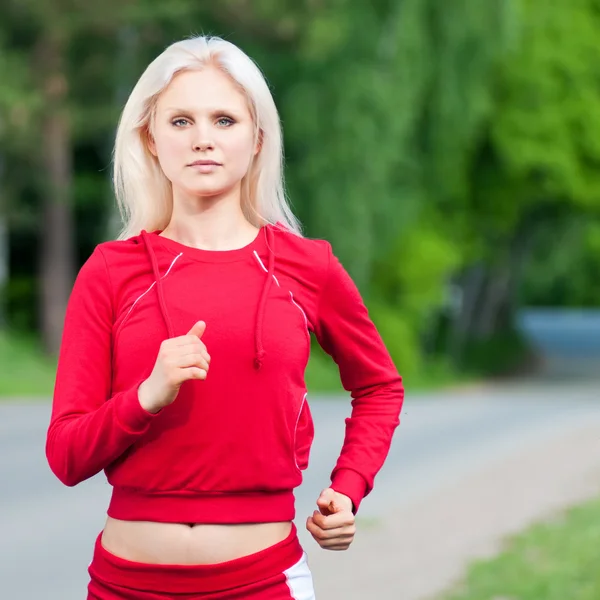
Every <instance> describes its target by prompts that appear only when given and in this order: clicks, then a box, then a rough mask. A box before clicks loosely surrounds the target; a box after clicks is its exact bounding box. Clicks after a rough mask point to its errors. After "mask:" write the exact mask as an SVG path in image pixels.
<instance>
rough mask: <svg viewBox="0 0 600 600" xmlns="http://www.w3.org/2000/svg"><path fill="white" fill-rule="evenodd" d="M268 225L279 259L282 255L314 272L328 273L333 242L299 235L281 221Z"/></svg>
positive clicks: (287, 259) (298, 265) (300, 266)
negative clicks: (280, 222)
mask: <svg viewBox="0 0 600 600" xmlns="http://www.w3.org/2000/svg"><path fill="white" fill-rule="evenodd" d="M268 227H270V228H271V231H272V232H273V237H274V240H275V254H276V256H277V257H278V259H279V258H281V257H282V258H284V259H285V260H286V261H289V262H291V263H294V264H295V265H296V266H297V267H299V268H302V267H304V268H306V269H308V270H310V271H312V272H313V273H318V274H320V275H325V274H326V273H327V271H328V269H329V264H330V262H331V259H332V256H333V253H332V249H331V244H330V243H329V242H328V241H327V240H323V239H316V238H309V237H304V236H301V235H298V234H296V233H294V232H293V231H290V230H289V229H287V228H286V227H285V226H283V225H281V224H279V223H278V224H275V225H269V226H268Z"/></svg>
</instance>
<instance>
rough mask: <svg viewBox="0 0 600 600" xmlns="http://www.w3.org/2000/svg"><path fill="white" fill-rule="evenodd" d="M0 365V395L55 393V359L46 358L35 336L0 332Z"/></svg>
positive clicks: (26, 395)
mask: <svg viewBox="0 0 600 600" xmlns="http://www.w3.org/2000/svg"><path fill="white" fill-rule="evenodd" d="M0 365H2V368H1V370H0V397H5V398H6V397H15V396H23V397H28V396H29V397H31V396H35V397H38V396H46V397H48V396H50V394H51V393H52V389H53V387H54V375H55V372H56V361H55V360H51V359H49V358H47V357H45V356H44V355H43V353H42V352H41V351H40V349H39V345H38V343H36V341H35V340H34V339H33V338H31V337H27V336H23V335H18V336H17V335H8V334H6V333H5V332H1V331H0Z"/></svg>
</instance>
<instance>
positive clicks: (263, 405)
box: [46, 225, 403, 523]
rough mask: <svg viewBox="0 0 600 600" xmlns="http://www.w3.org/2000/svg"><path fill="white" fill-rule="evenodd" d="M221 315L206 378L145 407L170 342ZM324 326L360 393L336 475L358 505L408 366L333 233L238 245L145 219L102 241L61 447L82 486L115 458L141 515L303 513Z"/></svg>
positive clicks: (386, 439)
mask: <svg viewBox="0 0 600 600" xmlns="http://www.w3.org/2000/svg"><path fill="white" fill-rule="evenodd" d="M199 320H203V321H205V322H206V331H205V333H204V335H203V337H202V341H203V342H204V343H205V344H206V347H207V350H208V352H209V354H210V356H211V364H210V370H209V372H208V376H207V378H206V380H204V381H202V380H190V381H186V382H184V383H183V385H182V386H181V388H180V391H179V394H178V396H177V398H176V399H175V402H174V403H173V404H171V405H169V406H167V407H165V408H164V409H162V410H161V411H160V412H159V413H157V414H150V413H148V412H147V411H145V410H144V409H143V408H142V407H141V405H140V403H139V400H138V394H137V390H138V387H139V385H140V383H141V382H142V381H144V380H145V379H147V378H148V377H149V376H150V373H151V372H152V369H153V367H154V364H155V361H156V357H157V354H158V351H159V347H160V344H161V342H162V341H163V340H165V339H167V338H171V337H177V336H180V335H185V334H187V333H188V331H189V330H190V329H191V327H192V325H193V324H194V323H196V321H199ZM310 333H313V334H314V335H315V336H316V338H317V340H318V342H319V343H320V345H321V346H322V347H323V348H324V349H325V351H326V352H328V353H329V354H330V355H331V356H332V357H333V359H334V360H335V362H336V363H337V364H338V366H339V370H340V376H341V381H342V383H343V386H344V388H345V389H346V390H348V391H349V392H351V395H352V413H351V417H350V418H348V419H347V420H346V436H345V441H344V444H343V447H342V450H341V454H340V456H339V459H338V461H337V464H336V465H335V468H334V469H333V473H332V475H331V480H332V484H331V487H332V488H333V489H334V490H336V491H338V492H340V493H342V494H345V495H347V496H349V497H350V498H351V499H352V501H353V503H354V507H355V510H357V509H358V507H359V504H360V502H361V500H362V498H363V497H364V496H366V495H367V494H368V493H369V492H370V491H371V489H372V487H373V480H374V478H375V475H376V473H377V472H378V471H379V469H380V468H381V466H382V464H383V462H384V460H385V458H386V456H387V453H388V450H389V447H390V443H391V439H392V434H393V432H394V430H395V429H396V427H397V426H398V424H399V414H400V410H401V407H402V402H403V387H402V381H401V378H400V376H399V375H398V372H397V370H396V368H395V367H394V364H393V363H392V360H391V359H390V356H389V354H388V352H387V350H386V348H385V346H384V345H383V343H382V340H381V338H380V336H379V334H378V332H377V330H376V329H375V326H374V325H373V323H372V322H371V320H370V319H369V316H368V313H367V310H366V308H365V306H364V304H363V301H362V300H361V297H360V295H359V292H358V290H357V288H356V286H355V285H354V283H353V282H352V280H351V279H350V277H349V276H348V274H347V273H346V271H345V270H344V268H343V267H342V265H341V264H340V262H339V261H338V260H337V259H336V257H335V256H334V255H333V254H332V252H331V246H330V245H329V244H328V243H327V242H325V241H321V240H311V239H307V238H301V237H299V236H296V235H294V234H292V233H290V232H289V231H286V230H285V229H283V228H282V227H278V226H271V225H268V226H266V227H263V228H262V229H261V230H260V232H259V234H258V236H257V237H256V239H255V240H254V241H253V242H252V243H251V244H249V245H248V246H245V247H244V248H240V249H237V250H226V251H210V250H200V249H197V248H193V247H189V246H185V245H183V244H180V243H178V242H175V241H173V240H170V239H168V238H164V237H162V236H160V235H159V232H152V233H147V232H145V231H143V232H142V233H141V234H140V235H139V236H135V237H132V238H129V239H128V240H124V241H111V242H105V243H102V244H99V245H98V246H97V247H96V249H95V250H94V252H93V254H92V255H91V256H90V258H89V259H88V260H87V262H86V263H85V264H84V265H83V267H82V268H81V270H80V272H79V275H78V277H77V280H76V282H75V285H74V287H73V290H72V293H71V297H70V299H69V305H68V308H67V313H66V317H65V326H64V333H63V340H62V346H61V351H60V356H59V362H58V370H57V375H56V385H55V390H54V400H53V406H52V416H51V421H50V426H49V429H48V436H47V443H46V455H47V458H48V462H49V464H50V467H51V469H52V471H53V472H54V473H55V474H56V476H57V477H58V478H59V479H60V480H61V481H62V482H63V483H65V484H66V485H70V486H73V485H76V484H77V483H79V482H81V481H83V480H85V479H87V478H89V477H92V476H93V475H95V474H96V473H98V472H99V471H101V470H103V469H104V470H105V473H106V476H107V478H108V481H109V483H110V484H111V485H112V486H113V493H112V498H111V502H110V505H109V508H108V514H109V515H110V516H111V517H114V518H117V519H125V520H149V521H162V522H190V523H191V522H196V523H247V522H272V521H287V520H292V519H293V518H294V516H295V510H294V495H293V490H294V488H296V487H297V486H298V485H300V483H301V481H302V470H304V469H306V467H307V465H308V458H309V451H310V446H311V443H312V439H313V431H314V430H313V423H312V419H311V414H310V409H309V406H308V403H307V401H306V397H307V392H306V386H305V382H304V371H305V368H306V364H307V361H308V357H309V352H310Z"/></svg>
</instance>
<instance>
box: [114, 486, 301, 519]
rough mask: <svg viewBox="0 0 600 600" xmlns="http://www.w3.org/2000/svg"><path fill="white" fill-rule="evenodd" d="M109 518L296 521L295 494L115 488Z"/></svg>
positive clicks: (284, 492)
mask: <svg viewBox="0 0 600 600" xmlns="http://www.w3.org/2000/svg"><path fill="white" fill-rule="evenodd" d="M108 516H109V517H112V518H113V519H121V520H124V521H158V522H161V523H220V524H222V523H231V524H233V523H273V522H276V521H292V520H293V519H294V517H295V506H294V493H293V491H292V490H289V491H283V492H271V493H269V492H253V493H237V494H235V493H201V492H197V493H192V492H171V493H156V492H155V493H149V492H143V491H137V490H128V489H126V488H119V487H115V488H114V489H113V493H112V497H111V500H110V504H109V507H108Z"/></svg>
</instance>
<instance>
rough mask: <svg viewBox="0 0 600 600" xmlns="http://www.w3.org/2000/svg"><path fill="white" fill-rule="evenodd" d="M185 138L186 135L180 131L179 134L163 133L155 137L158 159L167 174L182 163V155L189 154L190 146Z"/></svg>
mask: <svg viewBox="0 0 600 600" xmlns="http://www.w3.org/2000/svg"><path fill="white" fill-rule="evenodd" d="M184 138H185V136H183V135H181V132H179V135H169V134H164V133H163V134H161V135H159V136H157V137H156V139H155V144H156V152H157V154H158V161H159V162H160V165H161V167H162V168H163V170H164V171H165V173H166V174H167V176H168V175H169V172H172V171H173V169H177V168H178V167H177V165H180V164H181V160H182V157H184V156H185V155H187V154H188V152H187V148H188V146H187V145H186V141H185V139H184Z"/></svg>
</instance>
